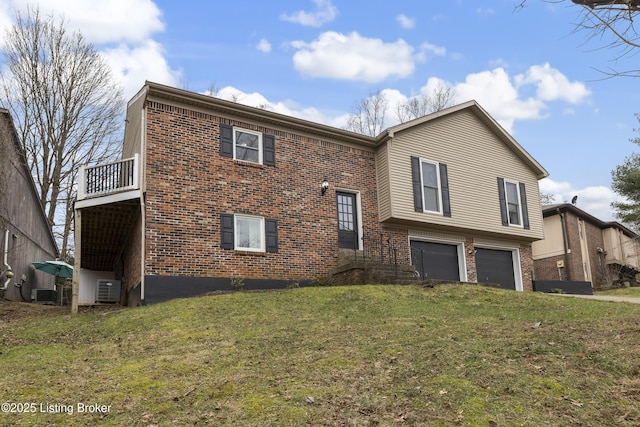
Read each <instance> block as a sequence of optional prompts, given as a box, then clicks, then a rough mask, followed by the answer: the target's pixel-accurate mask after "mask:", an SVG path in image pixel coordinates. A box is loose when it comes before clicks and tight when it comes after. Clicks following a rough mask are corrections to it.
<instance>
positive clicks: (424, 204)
mask: <svg viewBox="0 0 640 427" xmlns="http://www.w3.org/2000/svg"><path fill="white" fill-rule="evenodd" d="M411 176H412V182H413V202H414V208H415V211H416V212H433V213H438V214H441V215H443V216H451V203H450V199H449V178H448V176H447V165H446V164H444V163H439V162H433V161H431V160H425V159H421V158H418V157H411Z"/></svg>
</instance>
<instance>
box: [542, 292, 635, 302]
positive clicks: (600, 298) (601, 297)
mask: <svg viewBox="0 0 640 427" xmlns="http://www.w3.org/2000/svg"><path fill="white" fill-rule="evenodd" d="M547 295H558V296H561V297H572V298H584V299H594V300H598V301H611V302H628V303H631V304H640V298H632V297H616V296H611V295H573V294H554V293H549V294H547Z"/></svg>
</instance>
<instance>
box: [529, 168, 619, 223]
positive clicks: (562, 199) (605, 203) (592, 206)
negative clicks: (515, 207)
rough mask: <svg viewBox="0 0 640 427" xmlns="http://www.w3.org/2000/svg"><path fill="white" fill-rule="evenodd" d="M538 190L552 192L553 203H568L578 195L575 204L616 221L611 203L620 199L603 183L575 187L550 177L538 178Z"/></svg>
mask: <svg viewBox="0 0 640 427" xmlns="http://www.w3.org/2000/svg"><path fill="white" fill-rule="evenodd" d="M540 192H542V193H546V194H553V195H554V203H569V202H570V201H571V199H572V198H573V197H574V196H578V201H577V203H576V206H577V207H578V208H580V209H582V210H583V211H585V212H587V213H588V214H590V215H593V216H595V217H596V218H598V219H600V220H602V221H617V218H615V215H614V212H613V209H612V208H611V203H612V202H620V201H622V198H621V197H620V196H619V195H618V194H616V193H614V192H613V190H611V189H610V188H609V187H605V186H603V185H598V186H591V187H586V188H575V187H574V186H573V185H572V184H570V183H568V182H556V181H553V180H552V179H550V178H544V179H542V180H540Z"/></svg>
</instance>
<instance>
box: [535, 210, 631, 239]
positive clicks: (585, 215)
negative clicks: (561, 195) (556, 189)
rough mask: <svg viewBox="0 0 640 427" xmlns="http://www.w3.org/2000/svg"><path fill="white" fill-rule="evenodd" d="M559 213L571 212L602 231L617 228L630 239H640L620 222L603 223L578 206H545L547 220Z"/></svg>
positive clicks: (544, 213)
mask: <svg viewBox="0 0 640 427" xmlns="http://www.w3.org/2000/svg"><path fill="white" fill-rule="evenodd" d="M558 211H560V212H571V213H573V214H574V215H575V216H577V217H580V218H582V219H584V220H586V221H589V222H591V223H592V224H594V225H595V226H596V227H599V228H600V229H603V230H604V229H605V228H617V229H618V230H620V231H622V232H623V233H624V234H626V235H627V236H629V237H632V238H636V237H639V236H638V234H636V233H635V232H634V231H633V230H631V229H629V228H627V227H625V226H624V225H622V224H621V223H619V222H618V221H602V220H601V219H598V218H596V217H595V216H593V215H591V214H590V213H588V212H585V211H583V210H582V209H580V208H578V207H577V206H576V205H573V204H571V203H558V204H554V205H547V206H543V207H542V216H543V217H544V218H546V217H549V216H553V215H557V214H558Z"/></svg>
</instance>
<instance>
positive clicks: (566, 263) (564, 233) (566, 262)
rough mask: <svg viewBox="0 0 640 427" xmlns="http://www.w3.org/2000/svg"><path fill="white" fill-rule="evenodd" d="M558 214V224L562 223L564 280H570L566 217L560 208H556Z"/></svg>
mask: <svg viewBox="0 0 640 427" xmlns="http://www.w3.org/2000/svg"><path fill="white" fill-rule="evenodd" d="M556 212H557V213H558V215H560V225H562V243H563V245H564V268H565V271H566V272H567V277H566V278H565V280H571V268H570V267H569V243H568V242H567V222H566V221H567V219H566V218H565V216H564V214H563V213H562V211H560V208H557V209H556Z"/></svg>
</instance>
